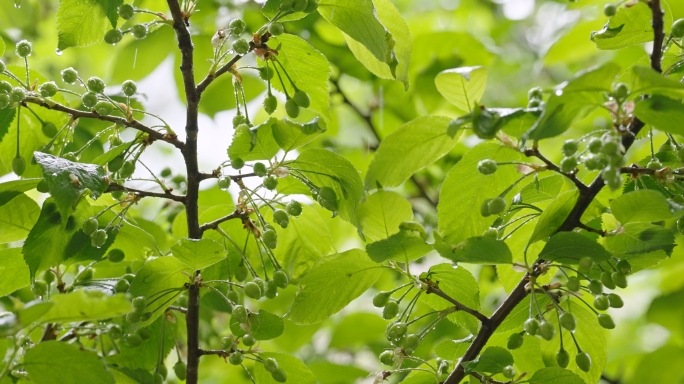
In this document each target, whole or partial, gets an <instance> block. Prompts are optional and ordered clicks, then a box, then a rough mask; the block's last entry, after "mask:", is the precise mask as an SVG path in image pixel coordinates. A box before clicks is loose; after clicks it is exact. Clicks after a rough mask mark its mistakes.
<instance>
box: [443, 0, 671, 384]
mask: <svg viewBox="0 0 684 384" xmlns="http://www.w3.org/2000/svg"><path fill="white" fill-rule="evenodd" d="M649 4H650V7H651V12H652V14H653V29H654V32H653V33H654V45H653V53H652V54H651V67H652V68H653V69H654V70H656V71H659V72H660V62H661V60H662V52H661V51H662V44H663V36H664V32H663V11H662V9H661V8H660V0H651V1H650V3H649ZM643 127H644V123H643V122H642V121H640V120H639V119H637V118H635V119H634V120H633V121H632V123H631V124H630V125H629V127H628V129H627V130H626V131H627V132H625V133H624V134H623V137H622V144H623V146H624V147H625V151H627V150H628V149H629V147H631V146H632V144H633V143H634V139H635V137H636V135H637V134H638V133H639V131H640V130H641V129H642V128H643ZM604 184H605V183H604V181H603V179H602V178H601V176H600V175H599V176H598V177H596V179H594V181H593V182H592V183H591V184H590V185H589V187H588V188H587V189H583V190H580V197H579V199H578V200H577V203H576V204H575V206H574V208H573V209H572V212H571V213H570V215H569V216H568V217H567V219H566V220H565V221H564V222H563V224H562V225H561V227H560V228H559V229H558V230H557V231H556V232H568V231H572V230H574V229H575V228H576V227H577V226H578V225H580V224H581V221H580V218H581V217H582V214H583V213H584V211H586V209H587V208H588V207H589V205H590V204H591V202H592V201H593V200H594V198H595V197H596V195H597V194H598V193H599V192H600V191H601V189H602V188H603V186H604ZM540 273H541V270H540V269H538V268H536V267H535V270H534V271H533V272H532V276H530V275H529V274H528V275H525V277H524V278H523V279H522V280H520V282H519V283H518V285H517V286H516V287H515V288H514V289H513V291H512V292H511V294H510V295H508V297H507V298H506V300H504V302H503V303H502V304H501V306H500V307H499V308H498V309H497V310H496V312H494V314H493V315H492V317H491V318H490V321H489V324H488V325H487V326H484V325H483V326H482V328H481V329H480V332H478V334H477V336H476V337H475V339H474V340H473V342H472V344H471V345H470V347H468V350H467V351H466V352H465V354H464V355H463V357H462V358H461V360H460V361H461V362H463V361H471V360H474V359H476V358H477V356H478V355H479V354H480V352H481V351H482V349H483V348H484V347H485V345H486V344H487V341H488V340H489V338H490V337H491V336H492V334H494V331H495V330H496V329H497V328H498V327H499V326H500V325H501V323H502V322H503V321H504V320H505V319H506V317H507V316H508V315H509V314H510V313H511V312H512V311H513V309H514V308H515V307H516V306H517V305H518V304H519V303H520V302H521V301H522V300H523V299H524V298H525V297H526V296H527V294H528V293H529V292H528V291H527V290H526V288H525V287H526V285H527V284H528V282H529V281H530V278H531V277H536V276H538V275H539V274H540ZM464 377H465V371H464V369H463V365H461V364H460V363H459V364H458V365H457V366H456V368H455V369H454V371H453V372H451V374H450V375H449V377H448V378H447V379H446V381H445V382H444V384H458V383H460V382H461V381H462V380H463V378H464Z"/></svg>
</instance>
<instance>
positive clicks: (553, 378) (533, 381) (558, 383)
mask: <svg viewBox="0 0 684 384" xmlns="http://www.w3.org/2000/svg"><path fill="white" fill-rule="evenodd" d="M530 384H584V380H582V378H580V377H579V376H577V375H575V374H574V373H572V372H571V371H568V370H567V369H563V368H561V367H548V368H542V369H540V370H538V371H537V372H535V373H534V375H532V377H531V378H530Z"/></svg>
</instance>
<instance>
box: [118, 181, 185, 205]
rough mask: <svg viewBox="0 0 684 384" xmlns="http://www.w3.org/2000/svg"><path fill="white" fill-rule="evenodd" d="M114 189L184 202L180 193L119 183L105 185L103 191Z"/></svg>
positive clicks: (141, 195)
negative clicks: (135, 187)
mask: <svg viewBox="0 0 684 384" xmlns="http://www.w3.org/2000/svg"><path fill="white" fill-rule="evenodd" d="M114 191H123V192H129V193H135V194H136V195H138V196H140V197H158V198H162V199H169V200H173V201H177V202H179V203H185V196H180V195H174V194H173V193H171V192H170V191H169V192H164V193H161V192H148V191H141V190H138V189H133V188H128V187H126V186H123V185H119V184H109V187H107V190H105V192H114Z"/></svg>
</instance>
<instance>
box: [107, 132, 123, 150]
mask: <svg viewBox="0 0 684 384" xmlns="http://www.w3.org/2000/svg"><path fill="white" fill-rule="evenodd" d="M108 141H109V144H110V145H111V146H112V147H118V146H119V145H121V144H123V140H121V137H120V136H119V135H118V134H117V133H113V134H111V135H109V139H108Z"/></svg>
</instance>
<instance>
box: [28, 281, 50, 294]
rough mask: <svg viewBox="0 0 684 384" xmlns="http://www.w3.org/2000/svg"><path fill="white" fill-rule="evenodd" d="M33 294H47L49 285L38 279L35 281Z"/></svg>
mask: <svg viewBox="0 0 684 384" xmlns="http://www.w3.org/2000/svg"><path fill="white" fill-rule="evenodd" d="M32 290H33V294H34V295H36V296H45V294H47V291H48V286H47V284H46V283H45V282H44V281H40V280H36V281H35V282H33V288H32Z"/></svg>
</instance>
